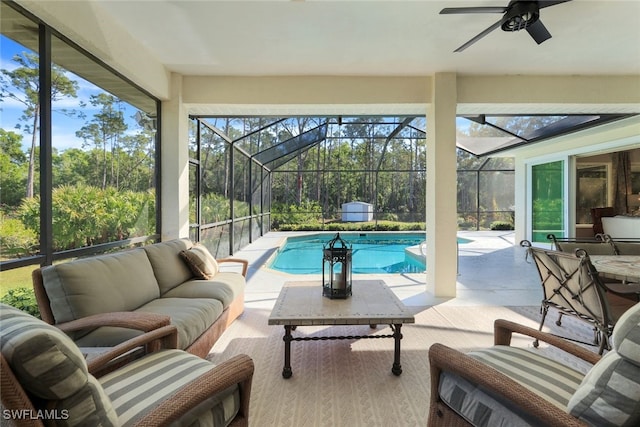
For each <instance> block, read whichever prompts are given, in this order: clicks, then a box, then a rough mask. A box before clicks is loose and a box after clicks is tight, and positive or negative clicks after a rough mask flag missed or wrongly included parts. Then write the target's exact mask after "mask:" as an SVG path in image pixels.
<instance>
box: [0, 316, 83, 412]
mask: <svg viewBox="0 0 640 427" xmlns="http://www.w3.org/2000/svg"><path fill="white" fill-rule="evenodd" d="M0 324H2V355H3V356H4V357H5V358H6V359H7V361H8V362H9V365H10V366H11V370H12V371H13V372H14V374H15V375H16V376H17V377H18V380H19V381H20V384H22V386H23V387H24V388H25V389H26V390H28V391H29V392H31V393H33V394H34V395H36V396H38V397H41V398H43V399H62V398H66V397H69V396H71V395H72V394H74V393H76V392H77V391H78V390H80V389H81V388H82V387H84V385H85V384H86V383H87V380H88V373H87V364H86V362H85V360H84V357H82V353H81V352H80V350H79V349H78V347H76V345H75V344H74V343H73V341H71V339H70V338H69V337H67V336H66V335H65V334H64V333H63V332H61V331H60V330H59V329H57V328H55V327H53V326H51V325H48V324H46V323H45V322H43V321H42V320H39V319H36V318H35V317H33V316H30V315H29V314H27V313H24V312H22V311H20V310H18V309H17V308H13V307H10V306H8V305H5V304H0Z"/></svg>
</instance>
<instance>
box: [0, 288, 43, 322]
mask: <svg viewBox="0 0 640 427" xmlns="http://www.w3.org/2000/svg"><path fill="white" fill-rule="evenodd" d="M0 302H2V303H4V304H8V305H10V306H12V307H15V308H18V309H20V310H22V311H24V312H27V313H29V314H30V315H32V316H34V317H37V318H38V319H39V318H40V310H39V309H38V303H37V302H36V295H35V293H34V292H33V289H30V288H13V289H9V291H7V293H6V294H5V295H4V296H3V297H2V298H0Z"/></svg>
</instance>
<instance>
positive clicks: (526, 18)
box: [500, 1, 540, 31]
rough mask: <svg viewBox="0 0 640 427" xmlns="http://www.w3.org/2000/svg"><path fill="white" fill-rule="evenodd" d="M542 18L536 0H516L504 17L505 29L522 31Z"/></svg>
mask: <svg viewBox="0 0 640 427" xmlns="http://www.w3.org/2000/svg"><path fill="white" fill-rule="evenodd" d="M538 18H540V9H539V8H538V4H537V3H536V2H533V1H531V2H529V1H521V2H516V3H514V4H513V6H511V7H509V8H508V9H507V12H506V13H505V14H504V17H503V18H502V25H501V26H500V27H501V28H502V30H503V31H520V30H524V29H525V28H527V27H528V26H529V25H531V24H533V23H534V22H536V21H537V20H538Z"/></svg>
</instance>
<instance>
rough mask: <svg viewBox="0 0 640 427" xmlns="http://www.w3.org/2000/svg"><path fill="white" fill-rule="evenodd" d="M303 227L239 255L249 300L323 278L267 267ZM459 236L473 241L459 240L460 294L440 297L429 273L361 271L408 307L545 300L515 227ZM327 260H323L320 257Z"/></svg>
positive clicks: (260, 301) (270, 299) (267, 300)
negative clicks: (244, 263) (244, 262)
mask: <svg viewBox="0 0 640 427" xmlns="http://www.w3.org/2000/svg"><path fill="white" fill-rule="evenodd" d="M303 234H309V233H302V232H270V233H267V234H266V235H264V236H263V237H260V238H258V239H257V240H256V241H254V242H253V243H251V244H249V245H248V246H246V247H245V248H244V249H242V250H241V251H238V252H236V253H235V254H234V255H233V256H234V257H238V258H244V259H247V260H249V269H248V272H247V287H246V290H245V303H246V304H247V305H249V306H251V307H258V308H262V307H264V308H269V309H270V308H271V307H273V304H274V302H275V300H276V299H277V298H278V294H279V293H280V289H281V288H282V285H283V284H284V282H287V281H291V280H301V279H302V277H304V278H305V280H321V278H322V275H321V274H309V275H304V276H300V275H292V274H287V273H280V272H277V271H275V270H271V269H269V268H267V267H266V265H267V262H268V261H269V259H270V258H271V256H273V255H274V253H275V252H276V250H277V249H278V247H279V246H280V245H281V244H282V243H283V241H284V239H285V238H287V237H289V236H299V235H303ZM458 237H462V238H465V239H469V240H471V242H469V243H465V244H464V245H459V248H458V277H457V291H456V293H457V296H456V297H455V298H437V297H435V296H434V295H433V294H431V293H430V292H428V291H427V285H426V274H425V273H405V274H358V275H355V277H354V278H356V279H360V280H368V279H371V280H375V279H378V280H384V281H385V283H386V284H387V285H389V287H390V288H391V289H392V290H393V292H394V293H395V294H396V295H397V296H398V298H400V300H402V302H403V303H404V304H405V305H407V306H418V307H424V306H430V305H436V304H448V305H475V306H477V305H492V306H522V305H539V304H540V301H541V298H542V290H541V288H540V281H539V277H538V272H537V270H536V267H535V265H533V264H532V263H530V262H529V261H528V260H525V253H526V252H525V250H524V248H521V247H520V246H519V245H518V244H517V242H514V233H513V232H512V231H477V232H476V231H460V232H458ZM318 262H319V263H321V262H322V261H321V260H318Z"/></svg>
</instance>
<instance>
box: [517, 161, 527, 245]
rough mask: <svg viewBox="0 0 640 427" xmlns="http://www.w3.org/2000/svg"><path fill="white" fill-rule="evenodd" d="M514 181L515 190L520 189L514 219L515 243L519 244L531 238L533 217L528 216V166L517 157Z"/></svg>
mask: <svg viewBox="0 0 640 427" xmlns="http://www.w3.org/2000/svg"><path fill="white" fill-rule="evenodd" d="M514 180H515V183H514V184H515V185H514V188H517V189H518V191H516V193H515V200H514V203H515V209H516V211H515V217H514V221H515V230H514V236H515V243H516V244H519V243H520V241H522V240H524V239H530V238H531V236H530V235H529V232H528V230H529V229H530V228H531V225H530V224H529V220H530V218H531V216H530V215H529V214H528V212H529V211H530V209H529V205H528V200H529V197H528V194H529V187H528V185H527V165H526V163H525V162H524V160H523V159H522V158H520V157H516V162H515V174H514Z"/></svg>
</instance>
